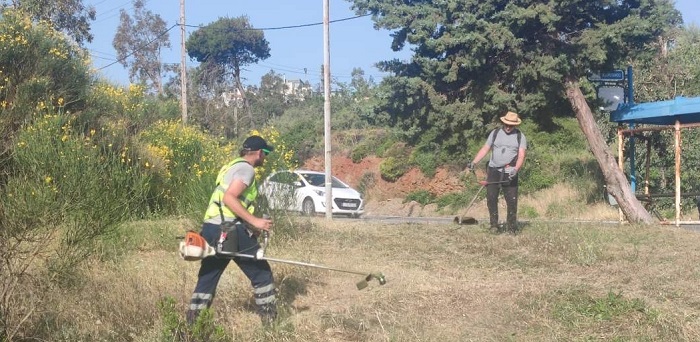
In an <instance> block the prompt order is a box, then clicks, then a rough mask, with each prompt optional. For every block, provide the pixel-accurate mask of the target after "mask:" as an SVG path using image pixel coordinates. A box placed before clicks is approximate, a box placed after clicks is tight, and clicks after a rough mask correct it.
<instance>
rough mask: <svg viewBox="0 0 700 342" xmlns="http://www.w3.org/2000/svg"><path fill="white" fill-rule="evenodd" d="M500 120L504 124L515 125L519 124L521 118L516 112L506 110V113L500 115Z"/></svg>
mask: <svg viewBox="0 0 700 342" xmlns="http://www.w3.org/2000/svg"><path fill="white" fill-rule="evenodd" d="M501 121H502V122H503V123H504V124H506V125H511V126H517V125H520V123H521V122H522V120H520V117H518V113H513V112H508V113H506V115H504V116H501Z"/></svg>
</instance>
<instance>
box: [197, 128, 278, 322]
mask: <svg viewBox="0 0 700 342" xmlns="http://www.w3.org/2000/svg"><path fill="white" fill-rule="evenodd" d="M273 150H274V148H273V147H272V146H270V145H268V144H267V142H266V141H265V139H263V138H261V137H259V136H256V135H254V136H250V137H248V138H247V139H246V140H245V141H244V142H243V146H242V149H241V151H240V153H239V155H240V157H239V158H236V159H234V160H232V161H231V162H229V163H228V164H226V165H224V166H223V167H222V168H221V171H219V175H218V176H217V177H216V189H215V190H214V193H213V194H212V196H211V199H210V200H209V206H208V207H207V211H206V213H205V215H204V223H203V224H202V231H201V232H200V234H201V235H202V237H204V239H206V240H207V242H208V243H209V245H211V246H217V247H216V251H217V255H216V256H211V257H207V258H204V259H203V260H202V264H201V266H200V269H199V274H198V280H197V285H196V286H195V289H194V293H193V294H192V299H191V300H190V307H189V310H188V311H187V321H188V322H189V323H194V322H195V320H196V319H197V317H198V315H199V314H200V312H201V311H202V310H204V309H206V308H209V307H210V306H211V303H212V301H213V299H214V295H215V293H216V286H217V284H218V283H219V279H221V275H222V274H223V273H224V270H225V269H226V266H228V264H229V262H230V261H231V260H233V261H234V262H235V263H236V265H238V267H239V268H240V269H241V271H243V273H244V274H245V275H246V276H247V277H248V279H250V282H251V285H252V286H253V294H254V297H255V304H256V305H257V308H258V314H259V315H260V317H261V319H262V321H263V323H264V324H269V323H271V322H272V321H273V320H274V319H275V317H276V315H277V306H276V297H275V293H276V290H275V284H274V279H273V277H272V270H271V269H270V265H269V263H268V262H267V261H266V260H257V259H248V258H240V257H232V254H235V253H245V254H255V253H256V251H257V249H258V248H260V244H259V243H258V241H257V236H258V235H259V233H260V232H261V231H267V232H269V231H270V229H271V228H272V221H271V220H270V219H267V218H260V217H257V216H255V215H254V212H255V201H256V199H257V196H258V189H257V185H256V184H255V168H254V167H256V166H261V165H262V164H263V162H264V161H265V156H267V155H268V154H269V153H270V152H272V151H273Z"/></svg>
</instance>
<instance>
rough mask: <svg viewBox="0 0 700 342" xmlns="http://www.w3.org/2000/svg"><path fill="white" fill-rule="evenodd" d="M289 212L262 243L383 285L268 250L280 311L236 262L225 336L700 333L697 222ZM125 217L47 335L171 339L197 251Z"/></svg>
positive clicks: (668, 337)
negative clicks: (171, 317) (117, 247)
mask: <svg viewBox="0 0 700 342" xmlns="http://www.w3.org/2000/svg"><path fill="white" fill-rule="evenodd" d="M295 219H296V222H295V223H294V226H293V227H294V232H293V234H282V233H278V235H279V236H278V237H279V238H277V239H276V238H274V237H273V241H272V242H271V245H270V247H269V249H268V252H267V255H268V256H272V257H277V258H282V259H291V260H298V261H305V262H311V263H315V264H320V265H326V266H333V267H337V268H343V269H349V270H357V271H362V272H367V273H369V272H376V271H381V272H383V274H384V275H385V276H386V279H387V283H386V285H383V286H380V285H379V284H378V283H377V282H376V281H372V282H370V283H369V287H368V288H366V289H364V290H361V291H358V290H357V289H356V286H355V284H356V283H357V282H358V281H360V280H361V278H362V277H361V276H357V275H353V274H347V273H340V272H332V271H327V270H319V269H314V268H305V267H299V266H293V265H286V264H279V263H275V264H273V270H274V272H275V276H276V282H277V285H278V288H279V298H280V309H281V313H280V317H279V321H278V322H277V323H276V324H275V325H274V326H273V327H271V328H267V329H264V328H262V327H261V325H260V321H259V319H258V317H257V316H256V315H255V314H254V312H253V306H252V305H251V303H252V302H251V289H250V286H249V284H248V282H247V280H246V279H245V277H244V276H243V274H242V273H241V272H240V271H239V270H238V269H237V268H236V267H235V265H232V267H229V269H228V270H227V273H226V274H225V275H224V277H223V280H222V282H221V283H220V286H219V289H218V293H217V297H216V300H215V303H214V305H213V307H212V308H213V313H214V319H213V320H214V322H215V324H216V325H217V326H218V327H219V328H220V333H221V334H222V336H224V337H223V338H222V339H221V340H224V341H227V340H231V341H234V340H235V341H602V340H605V341H610V340H612V341H698V340H700V294H698V290H697V289H698V282H699V281H700V271H699V269H698V265H700V248H699V247H700V235H699V234H698V233H697V232H693V231H689V230H685V229H682V228H675V227H669V226H651V227H640V226H633V225H604V224H583V223H580V224H562V223H557V224H547V223H531V224H528V225H525V226H524V227H523V230H522V232H521V233H520V234H518V235H515V236H513V235H494V234H491V233H489V232H488V231H487V230H486V229H485V228H484V227H481V226H458V225H451V224H376V223H371V222H367V221H365V220H333V221H327V220H325V219H324V218H312V219H308V218H295ZM131 228H132V230H133V232H134V233H133V236H132V239H135V240H134V241H138V248H137V249H138V251H136V252H132V253H129V254H127V255H125V256H123V257H121V258H120V259H119V261H114V262H109V263H94V264H93V265H92V267H91V268H90V270H89V271H88V272H87V273H86V276H85V279H84V282H83V287H82V288H81V289H79V290H78V291H69V292H62V293H55V294H53V295H52V296H51V298H52V300H51V302H50V303H46V305H47V307H48V308H51V309H52V310H55V311H56V312H60V314H56V316H57V317H56V320H57V321H63V322H71V324H69V325H64V326H65V327H64V328H63V330H62V331H57V332H56V336H55V340H57V341H59V340H72V341H75V340H85V341H88V340H101V341H175V339H173V338H171V337H170V336H169V335H168V334H166V333H163V330H164V329H165V328H166V325H167V324H168V322H167V319H165V317H164V313H163V311H162V310H160V311H159V309H158V307H159V303H161V302H162V301H163V298H166V297H172V298H173V299H174V300H175V301H174V303H175V308H174V310H173V311H174V313H175V314H177V315H178V316H180V317H181V316H182V314H183V313H184V311H185V308H186V305H187V303H188V300H189V296H190V294H191V291H192V289H193V286H194V283H195V280H196V272H197V269H198V263H197V262H186V261H183V260H181V259H180V258H179V256H178V255H177V253H176V248H175V246H176V239H174V238H173V237H174V236H176V235H179V234H182V232H183V231H184V230H185V229H188V228H192V227H189V226H188V224H187V223H186V222H184V221H178V220H172V221H158V222H155V221H153V222H145V223H138V224H134V225H133V227H131ZM287 233H289V232H287ZM57 291H58V290H57ZM172 313H173V312H171V314H172ZM180 319H181V318H180ZM171 324H172V323H171Z"/></svg>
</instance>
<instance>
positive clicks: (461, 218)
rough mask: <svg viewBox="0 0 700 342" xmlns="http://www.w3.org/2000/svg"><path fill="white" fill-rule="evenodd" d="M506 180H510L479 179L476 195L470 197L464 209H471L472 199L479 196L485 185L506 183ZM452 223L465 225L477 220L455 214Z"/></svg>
mask: <svg viewBox="0 0 700 342" xmlns="http://www.w3.org/2000/svg"><path fill="white" fill-rule="evenodd" d="M508 182H510V180H505V181H498V182H487V181H485V180H482V181H479V182H478V183H479V185H481V186H480V187H479V191H477V192H476V195H474V198H472V200H471V201H470V202H469V205H467V209H466V210H465V212H469V209H471V208H472V206H473V205H474V201H476V199H477V198H478V197H479V194H480V193H481V190H483V189H484V188H485V187H486V186H487V185H491V184H506V183H508ZM454 223H456V224H459V225H466V224H469V225H472V224H478V223H479V221H477V220H476V219H475V218H473V217H471V216H455V219H454Z"/></svg>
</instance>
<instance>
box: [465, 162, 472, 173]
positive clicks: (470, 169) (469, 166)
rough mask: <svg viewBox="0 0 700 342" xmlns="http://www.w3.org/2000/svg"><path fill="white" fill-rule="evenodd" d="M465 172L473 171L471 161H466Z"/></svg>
mask: <svg viewBox="0 0 700 342" xmlns="http://www.w3.org/2000/svg"><path fill="white" fill-rule="evenodd" d="M465 171H467V172H471V171H474V163H472V162H467V168H466V169H465Z"/></svg>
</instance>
